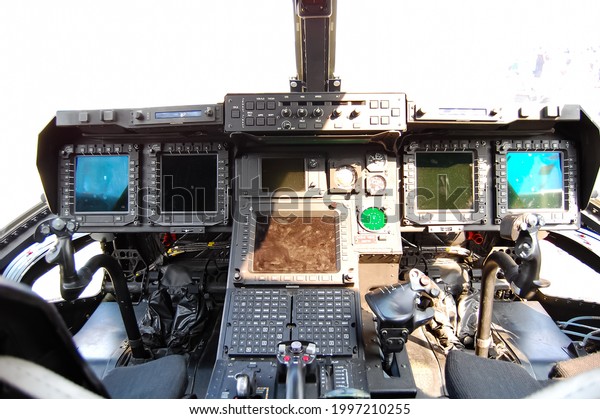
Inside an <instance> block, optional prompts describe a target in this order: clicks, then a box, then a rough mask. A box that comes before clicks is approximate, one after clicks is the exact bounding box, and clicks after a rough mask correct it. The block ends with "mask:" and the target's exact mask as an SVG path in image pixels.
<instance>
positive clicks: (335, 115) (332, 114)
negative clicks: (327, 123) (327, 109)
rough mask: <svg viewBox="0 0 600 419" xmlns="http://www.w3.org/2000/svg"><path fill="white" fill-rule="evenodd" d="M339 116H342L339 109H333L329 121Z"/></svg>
mask: <svg viewBox="0 0 600 419" xmlns="http://www.w3.org/2000/svg"><path fill="white" fill-rule="evenodd" d="M341 115H342V110H341V109H334V110H333V112H331V119H335V118H339V117H340V116H341Z"/></svg>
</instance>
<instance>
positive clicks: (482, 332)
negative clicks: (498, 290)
mask: <svg viewBox="0 0 600 419" xmlns="http://www.w3.org/2000/svg"><path fill="white" fill-rule="evenodd" d="M499 269H501V270H502V271H503V272H504V276H505V277H506V278H511V277H514V276H517V275H518V274H519V266H518V265H517V263H516V262H515V261H514V260H513V259H512V258H511V257H510V256H508V255H507V254H506V253H504V252H493V253H490V255H489V256H488V257H487V259H486V260H485V263H484V265H483V277H482V284H481V299H480V302H479V324H478V325H477V339H476V344H475V354H476V355H477V356H480V357H483V358H487V357H488V351H489V347H490V344H491V340H492V310H493V308H494V291H495V287H496V276H497V273H498V270H499Z"/></svg>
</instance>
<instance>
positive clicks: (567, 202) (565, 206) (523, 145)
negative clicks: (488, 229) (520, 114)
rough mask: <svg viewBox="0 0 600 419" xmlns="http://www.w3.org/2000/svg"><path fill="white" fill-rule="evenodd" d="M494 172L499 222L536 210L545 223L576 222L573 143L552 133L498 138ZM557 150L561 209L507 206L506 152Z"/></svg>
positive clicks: (577, 214)
mask: <svg viewBox="0 0 600 419" xmlns="http://www.w3.org/2000/svg"><path fill="white" fill-rule="evenodd" d="M495 151H496V152H495V175H496V195H495V201H496V205H495V206H496V218H495V223H496V224H500V222H501V221H502V218H504V217H505V216H506V215H508V214H523V213H536V214H541V215H542V216H543V217H544V222H545V224H547V225H560V224H562V225H573V226H577V225H578V224H579V211H578V206H577V189H576V188H577V151H576V149H575V147H574V144H573V143H572V142H570V141H567V140H562V139H560V138H558V137H554V136H552V137H551V136H540V137H537V138H533V139H514V140H500V141H497V142H496V150H495ZM554 152H555V153H558V154H559V156H560V165H561V170H562V207H561V208H510V207H509V179H508V155H509V153H554Z"/></svg>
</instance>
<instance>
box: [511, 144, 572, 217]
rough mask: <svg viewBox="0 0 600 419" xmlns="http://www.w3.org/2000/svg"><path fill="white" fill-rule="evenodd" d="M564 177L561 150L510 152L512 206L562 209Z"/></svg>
mask: <svg viewBox="0 0 600 419" xmlns="http://www.w3.org/2000/svg"><path fill="white" fill-rule="evenodd" d="M563 177H564V176H563V169H562V163H561V153H560V152H559V151H535V152H509V153H507V155H506V178H507V183H508V208H509V209H511V210H520V209H562V208H563V202H564V192H563V183H564V181H563Z"/></svg>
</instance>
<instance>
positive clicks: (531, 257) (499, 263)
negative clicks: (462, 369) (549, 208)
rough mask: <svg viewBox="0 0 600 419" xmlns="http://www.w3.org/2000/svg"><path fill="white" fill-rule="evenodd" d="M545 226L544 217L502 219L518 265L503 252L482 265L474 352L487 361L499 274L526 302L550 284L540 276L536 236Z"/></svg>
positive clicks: (505, 237) (509, 216)
mask: <svg viewBox="0 0 600 419" xmlns="http://www.w3.org/2000/svg"><path fill="white" fill-rule="evenodd" d="M544 224H545V221H544V218H543V217H542V216H541V215H536V214H520V215H517V214H513V215H508V216H506V217H504V218H503V219H502V223H501V224H500V236H501V237H502V238H504V239H507V240H512V241H514V242H515V254H516V255H517V257H518V259H517V260H518V262H519V263H517V262H515V261H514V260H513V259H512V258H511V257H510V256H508V255H507V254H506V253H504V252H491V253H490V254H489V255H488V257H487V258H486V260H485V262H484V264H483V277H482V280H481V281H482V282H481V300H480V303H479V323H478V325H477V340H476V344H475V353H476V354H477V355H478V356H480V357H483V358H487V356H488V351H489V347H490V345H491V343H492V332H491V329H492V311H493V304H494V293H495V286H496V278H497V274H498V271H502V273H503V274H504V277H505V278H506V279H507V281H508V282H509V283H510V285H511V288H512V289H513V290H514V291H515V293H516V294H517V295H518V296H519V297H521V298H524V299H529V298H531V297H533V296H534V295H535V292H536V291H537V290H538V289H539V288H544V287H547V286H549V285H550V282H549V281H546V280H543V279H540V277H539V276H540V267H541V264H542V253H541V251H540V245H539V242H538V238H537V233H538V231H539V229H540V227H542V226H544Z"/></svg>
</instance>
